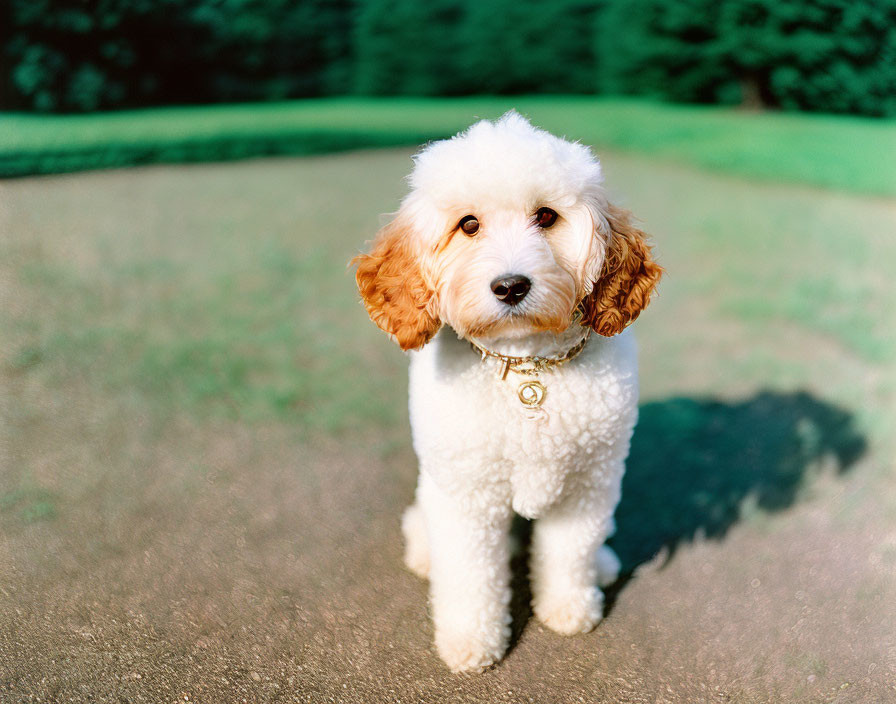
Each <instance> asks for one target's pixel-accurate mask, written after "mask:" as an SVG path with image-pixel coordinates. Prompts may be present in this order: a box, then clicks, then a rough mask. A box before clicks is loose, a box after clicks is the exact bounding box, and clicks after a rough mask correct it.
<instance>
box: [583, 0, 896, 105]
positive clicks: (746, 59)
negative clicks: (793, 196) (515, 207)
mask: <svg viewBox="0 0 896 704" xmlns="http://www.w3.org/2000/svg"><path fill="white" fill-rule="evenodd" d="M620 27H624V28H625V31H619V28H620ZM597 29H598V31H597V34H596V36H597V37H598V47H597V63H596V65H597V72H598V77H599V80H598V84H599V87H600V89H601V90H604V91H607V92H612V93H638V94H648V95H654V96H657V97H663V98H667V99H672V100H682V101H690V102H712V103H723V104H746V105H748V106H749V105H752V106H760V105H771V106H776V107H782V108H786V109H800V110H819V111H826V112H838V113H858V114H864V115H896V0H864V1H860V2H856V1H855V0H722V1H721V2H719V1H718V0H642V2H639V3H629V2H622V1H617V2H610V3H608V5H607V7H606V10H605V12H603V13H601V15H600V16H599V19H598V28H597Z"/></svg>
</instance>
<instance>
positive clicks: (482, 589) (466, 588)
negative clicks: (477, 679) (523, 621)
mask: <svg viewBox="0 0 896 704" xmlns="http://www.w3.org/2000/svg"><path fill="white" fill-rule="evenodd" d="M485 493H488V492H487V490H486V491H483V492H477V495H476V496H470V497H469V498H467V499H460V498H458V497H455V496H452V495H451V494H449V493H448V492H445V491H443V490H442V489H441V488H439V487H438V486H436V484H435V482H434V481H432V480H431V479H429V478H427V477H426V476H425V475H423V476H421V478H420V488H419V490H418V498H419V500H420V504H421V508H422V509H423V512H424V515H425V520H426V527H427V533H428V536H429V543H430V573H429V578H430V593H431V596H432V610H433V621H434V623H435V642H436V648H437V650H438V651H439V655H440V656H441V657H442V660H444V661H445V663H446V664H447V665H448V667H450V668H451V669H452V670H453V671H454V672H466V671H478V670H482V669H483V668H485V667H488V666H489V665H491V664H493V663H495V662H497V661H498V660H500V659H501V656H503V655H504V651H505V649H506V648H507V640H508V638H509V637H510V611H509V607H510V554H509V537H508V534H509V529H510V520H511V517H512V512H511V510H510V505H509V500H507V499H506V498H505V499H504V500H501V499H500V498H497V497H486V496H484V494H485ZM496 493H500V492H496Z"/></svg>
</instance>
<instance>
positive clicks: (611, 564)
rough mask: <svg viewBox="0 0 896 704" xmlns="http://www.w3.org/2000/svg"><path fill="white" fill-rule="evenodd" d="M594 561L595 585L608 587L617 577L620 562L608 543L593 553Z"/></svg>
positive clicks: (620, 567) (620, 565)
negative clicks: (595, 569) (595, 565)
mask: <svg viewBox="0 0 896 704" xmlns="http://www.w3.org/2000/svg"><path fill="white" fill-rule="evenodd" d="M595 563H596V564H597V586H599V587H608V586H610V585H611V584H612V583H613V582H615V581H616V580H617V579H619V571H620V570H621V569H622V563H621V562H620V561H619V557H618V556H617V555H616V553H615V551H614V550H613V548H611V547H610V546H609V545H601V546H600V548H599V549H598V551H597V554H596V555H595Z"/></svg>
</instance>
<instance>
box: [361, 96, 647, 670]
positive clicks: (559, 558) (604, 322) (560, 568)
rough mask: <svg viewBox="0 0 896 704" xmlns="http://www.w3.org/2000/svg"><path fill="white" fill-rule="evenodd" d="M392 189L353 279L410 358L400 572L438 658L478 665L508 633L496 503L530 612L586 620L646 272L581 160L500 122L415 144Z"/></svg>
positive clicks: (610, 501) (634, 389)
mask: <svg viewBox="0 0 896 704" xmlns="http://www.w3.org/2000/svg"><path fill="white" fill-rule="evenodd" d="M410 184H411V192H410V194H409V195H408V196H407V197H406V198H405V199H404V200H403V201H402V204H401V208H400V210H399V211H398V213H397V215H396V216H395V218H394V219H393V220H392V222H391V223H389V224H388V225H386V226H385V227H384V228H383V229H382V230H381V231H380V232H379V234H378V235H377V237H376V240H375V241H374V243H373V248H372V251H371V253H370V254H364V255H360V256H359V257H357V258H356V259H355V263H356V264H357V266H358V268H357V282H358V288H359V290H360V292H361V297H362V299H363V302H364V304H365V306H366V308H367V311H368V313H369V314H370V317H371V319H372V320H373V321H374V322H375V323H376V324H377V325H378V326H379V327H380V328H382V329H383V330H384V331H386V332H387V333H388V334H389V335H391V336H392V338H393V339H394V340H395V341H396V342H397V343H398V344H399V345H400V346H401V348H402V349H403V350H414V352H412V354H411V365H410V417H411V425H412V431H413V442H414V449H415V451H416V453H417V456H418V458H419V462H420V478H419V483H418V486H417V494H416V501H415V503H414V504H413V505H412V506H411V507H410V508H408V509H407V511H406V513H405V515H404V518H403V521H402V528H403V532H404V535H405V539H406V541H407V545H406V553H405V561H406V563H407V566H408V567H409V568H410V569H411V570H413V571H414V572H415V573H417V574H419V575H420V576H423V577H429V580H430V589H431V597H432V612H433V619H434V622H435V642H436V647H437V649H438V652H439V654H440V655H441V657H442V659H443V660H444V661H445V663H447V665H448V666H449V667H450V668H451V669H452V670H454V671H471V670H481V669H483V668H485V667H487V666H489V665H491V664H492V663H494V662H496V661H497V660H499V659H500V658H501V657H502V655H503V654H504V651H505V649H506V647H507V641H508V637H509V633H510V613H509V603H510V565H509V562H510V544H509V543H510V541H509V537H508V536H509V527H510V522H511V519H512V517H513V512H514V511H515V512H516V513H518V514H520V515H522V516H524V517H526V518H530V519H538V520H537V521H536V523H535V526H534V529H533V534H532V546H531V552H530V570H531V580H532V593H533V609H534V612H535V616H536V617H537V618H538V619H540V620H541V621H542V622H543V623H544V624H545V625H547V626H548V627H550V628H552V629H553V630H555V631H557V632H558V633H564V634H573V633H584V632H587V631H589V630H591V629H592V628H593V627H594V626H595V624H597V622H598V621H599V620H600V618H601V615H602V611H603V594H602V592H601V590H600V586H605V585H606V584H608V583H611V582H612V581H614V580H615V579H616V577H617V575H618V571H619V561H618V559H617V558H616V556H615V554H614V553H613V552H612V550H611V549H610V548H609V547H607V546H605V545H604V541H605V540H606V539H607V537H608V536H609V535H610V534H611V533H612V531H613V525H614V524H613V512H614V510H615V508H616V504H617V502H618V501H619V496H620V483H621V480H622V474H623V471H624V463H625V458H626V456H627V455H628V451H629V441H630V439H631V434H632V430H633V428H634V425H635V421H636V419H637V400H638V380H637V365H636V350H635V344H634V339H633V338H632V336H631V334H630V333H628V332H623V329H624V328H625V327H626V326H627V325H628V324H629V323H630V322H632V321H633V320H634V319H635V318H637V317H638V314H639V313H640V311H641V310H642V309H643V308H644V307H645V306H646V305H647V303H648V301H649V300H650V296H651V293H652V291H653V289H654V287H655V286H656V283H657V281H658V280H659V278H660V274H661V271H662V270H661V268H660V267H659V266H658V265H657V264H656V263H655V262H654V261H653V258H652V255H651V250H650V247H649V245H648V244H647V242H646V239H645V236H644V233H643V232H641V231H640V230H638V229H636V228H635V227H634V226H633V225H632V224H631V219H630V216H629V214H628V213H627V212H625V211H623V210H621V209H620V208H617V207H615V206H613V205H611V204H610V203H609V202H608V201H607V198H606V195H605V192H604V189H603V187H602V185H601V184H602V178H601V169H600V164H599V162H598V161H597V159H596V158H595V157H594V156H593V155H592V154H591V152H590V151H589V150H588V149H587V148H586V147H584V146H582V145H581V144H577V143H572V142H569V141H566V140H563V139H559V138H557V137H554V136H552V135H550V134H548V133H547V132H545V131H543V130H540V129H537V128H535V127H533V126H532V125H530V124H529V122H527V121H526V120H525V119H524V118H522V117H521V116H520V115H518V114H516V113H513V112H511V113H508V114H507V115H505V116H504V117H502V118H501V119H500V120H498V121H497V122H488V121H482V122H478V123H476V124H475V125H473V126H472V127H470V128H469V129H468V130H467V131H466V132H463V133H461V134H459V135H457V136H456V137H454V138H452V139H449V140H445V141H440V142H435V143H433V144H430V145H429V146H427V147H426V148H424V149H423V150H422V151H421V152H420V153H419V154H417V156H416V157H415V167H414V170H413V172H412V174H411V176H410ZM592 332H595V333H597V335H594V336H592V335H591V333H592Z"/></svg>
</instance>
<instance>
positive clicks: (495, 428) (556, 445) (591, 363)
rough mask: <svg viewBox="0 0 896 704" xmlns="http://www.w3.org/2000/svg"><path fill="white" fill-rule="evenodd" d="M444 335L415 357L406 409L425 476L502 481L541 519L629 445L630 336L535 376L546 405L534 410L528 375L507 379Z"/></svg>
mask: <svg viewBox="0 0 896 704" xmlns="http://www.w3.org/2000/svg"><path fill="white" fill-rule="evenodd" d="M439 338H442V339H439ZM439 338H437V340H436V341H434V345H433V346H432V347H431V348H425V349H424V350H423V351H422V352H420V353H417V354H416V355H415V356H414V359H413V362H412V369H411V384H410V391H411V404H410V410H411V423H412V427H413V435H414V445H415V449H416V451H417V454H418V457H419V459H420V462H421V470H422V471H426V472H428V473H430V474H432V475H433V478H434V479H436V481H437V482H438V483H439V484H441V485H442V486H443V487H445V488H446V489H450V490H452V491H456V492H461V493H462V492H466V491H477V490H479V489H481V488H482V487H483V486H486V485H494V484H496V483H498V484H502V485H504V486H506V487H507V489H509V493H510V497H511V500H512V502H513V507H514V509H515V510H516V511H517V512H518V513H520V514H522V515H524V516H527V517H536V516H538V515H540V514H541V513H543V511H544V510H545V509H546V508H547V507H549V506H551V505H553V504H555V503H556V502H557V501H558V499H559V498H560V497H561V496H562V495H563V494H564V491H566V490H567V489H568V487H569V486H570V484H571V483H572V482H574V481H575V478H576V475H578V474H582V473H588V472H593V471H594V470H595V469H596V468H597V469H599V466H600V464H601V463H602V460H603V459H605V458H606V455H607V454H608V453H611V454H612V452H613V446H614V445H616V444H617V443H618V442H619V441H620V439H621V440H622V441H624V442H625V443H626V444H627V442H628V436H629V434H630V431H631V428H630V426H631V425H632V424H633V422H634V419H633V414H634V412H635V409H636V405H637V376H636V371H635V353H634V347H633V344H632V343H631V342H629V341H627V340H626V339H612V340H604V339H600V340H594V341H593V342H592V343H590V345H589V348H588V349H586V351H585V352H584V353H583V354H582V355H581V356H580V357H579V358H578V359H576V360H575V361H574V362H571V363H569V364H567V365H563V366H562V367H560V368H557V369H554V370H551V371H547V372H542V373H541V374H539V376H538V377H537V380H538V381H539V382H540V383H541V384H543V386H544V400H543V403H542V404H541V406H540V407H539V408H538V409H535V410H533V409H531V408H527V407H526V406H525V405H524V404H523V403H522V402H521V400H520V386H521V385H522V384H525V383H527V382H529V381H531V380H532V378H531V377H526V376H520V375H516V374H513V373H510V374H508V375H507V376H506V378H504V379H501V378H500V376H499V373H498V367H497V365H495V364H484V363H482V362H480V361H479V360H478V359H477V358H476V357H475V356H473V355H471V354H470V353H469V352H470V351H469V346H466V345H464V343H459V341H457V340H452V339H450V338H448V339H444V338H445V336H443V335H440V336H439Z"/></svg>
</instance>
